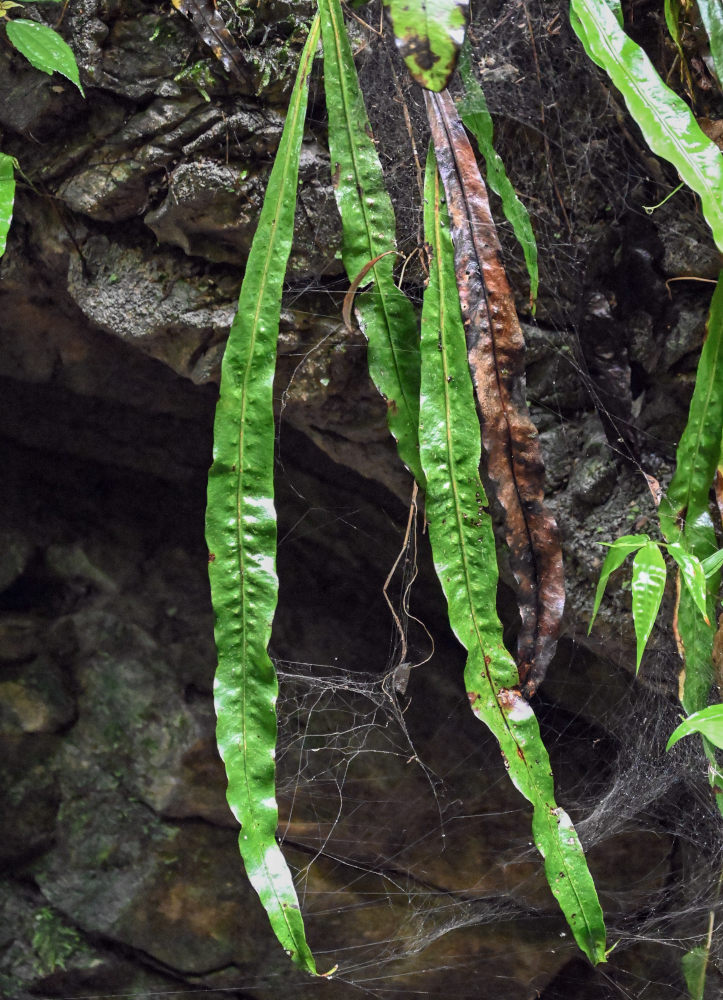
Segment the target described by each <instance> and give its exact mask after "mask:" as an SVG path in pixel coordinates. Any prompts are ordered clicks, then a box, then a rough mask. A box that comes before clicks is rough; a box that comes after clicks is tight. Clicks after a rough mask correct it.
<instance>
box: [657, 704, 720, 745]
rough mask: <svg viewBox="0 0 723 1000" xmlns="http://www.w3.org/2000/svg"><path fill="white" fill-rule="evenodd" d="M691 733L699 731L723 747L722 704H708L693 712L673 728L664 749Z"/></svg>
mask: <svg viewBox="0 0 723 1000" xmlns="http://www.w3.org/2000/svg"><path fill="white" fill-rule="evenodd" d="M691 733H700V734H701V735H702V736H705V737H706V739H708V740H710V742H711V743H714V744H715V746H717V747H719V748H720V749H723V705H709V706H708V707H707V708H702V709H701V710H700V711H699V712H694V713H693V714H692V715H689V716H688V718H687V719H684V720H683V722H681V724H680V725H679V726H678V728H677V729H675V730H674V731H673V733H672V735H671V737H670V739H669V740H668V744H667V746H666V748H665V749H666V750H670V748H671V747H672V746H675V744H676V743H677V742H678V740H682V739H683V737H684V736H689V735H690V734H691Z"/></svg>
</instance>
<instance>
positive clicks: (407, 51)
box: [384, 0, 469, 91]
mask: <svg viewBox="0 0 723 1000" xmlns="http://www.w3.org/2000/svg"><path fill="white" fill-rule="evenodd" d="M384 5H385V7H386V8H387V10H388V11H389V17H390V20H391V22H392V28H393V29H394V40H395V42H396V45H397V49H398V51H399V54H400V55H401V57H402V59H403V60H404V63H405V65H406V67H407V69H408V70H409V72H410V73H411V75H412V77H413V78H414V80H416V82H417V83H418V84H419V85H420V86H421V87H425V88H426V89H428V90H437V91H439V90H444V88H445V87H446V86H447V84H448V83H449V81H450V78H451V76H452V74H453V73H454V69H455V66H456V65H457V56H458V53H459V50H460V47H461V45H462V42H463V41H464V36H465V32H466V30H467V17H468V12H469V0H384Z"/></svg>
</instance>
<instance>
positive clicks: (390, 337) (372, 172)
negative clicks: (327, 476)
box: [319, 0, 424, 486]
mask: <svg viewBox="0 0 723 1000" xmlns="http://www.w3.org/2000/svg"><path fill="white" fill-rule="evenodd" d="M319 10H320V13H321V24H322V38H323V42H324V79H325V81H326V87H325V92H326V106H327V112H328V115H329V151H330V153H331V162H332V164H333V183H334V194H335V196H336V202H337V205H338V208H339V214H340V216H341V222H342V228H343V242H342V260H343V262H344V267H345V268H346V272H347V274H348V276H349V280H350V281H354V279H355V278H356V277H357V276H358V275H359V274H360V272H361V271H362V270H363V268H365V267H366V266H367V265H368V264H369V262H370V261H372V260H375V259H376V258H378V257H380V255H381V254H385V253H387V252H388V251H390V250H391V251H395V250H396V244H395V241H394V232H395V219H394V211H393V209H392V203H391V200H390V198H389V195H388V194H387V190H386V187H385V184H384V176H383V174H382V168H381V165H380V163H379V157H378V155H377V151H376V147H375V145H374V141H373V139H372V138H371V127H370V125H369V120H368V118H367V113H366V109H365V107H364V99H363V97H362V94H361V91H360V89H359V81H358V79H357V74H356V69H355V67H354V59H353V57H352V53H351V48H350V46H349V41H348V39H347V36H346V30H345V28H344V20H343V16H342V12H341V6H340V4H339V0H319ZM394 259H395V258H394V253H391V254H388V255H387V256H385V257H381V259H379V260H377V262H376V263H375V264H374V265H373V266H372V267H371V269H370V270H369V278H370V279H372V280H373V281H374V285H373V287H372V288H371V289H369V290H368V291H365V292H362V293H360V294H359V295H358V296H357V299H356V308H357V314H358V317H359V323H360V326H361V328H362V330H363V332H364V334H365V335H366V337H367V339H368V341H369V373H370V375H371V377H372V379H373V380H374V383H375V384H376V386H377V388H378V389H379V391H380V392H381V394H382V395H383V396H384V398H385V399H386V401H387V420H388V423H389V429H390V430H391V432H392V434H393V435H394V437H395V438H396V439H397V447H398V450H399V455H400V457H401V458H402V461H404V462H405V463H406V465H407V466H408V468H409V469H410V470H411V472H412V474H413V476H414V478H415V479H416V480H417V482H418V483H419V484H420V486H423V485H424V475H423V473H422V468H421V465H420V462H419V443H418V438H417V427H418V423H419V339H418V333H417V317H416V315H415V312H414V309H413V308H412V304H411V303H410V301H409V300H408V299H407V297H406V296H405V295H404V294H403V293H402V292H400V291H399V289H398V288H397V286H396V285H395V283H394Z"/></svg>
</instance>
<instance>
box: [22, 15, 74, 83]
mask: <svg viewBox="0 0 723 1000" xmlns="http://www.w3.org/2000/svg"><path fill="white" fill-rule="evenodd" d="M5 27H6V30H7V33H8V38H9V39H10V41H11V42H12V43H13V45H14V46H15V48H16V49H17V50H18V52H20V53H22V55H24V56H25V58H26V59H27V60H28V62H29V63H32V65H33V66H34V67H35V68H36V69H39V70H41V71H42V72H43V73H48V74H52V73H60V74H61V75H62V76H64V77H66V78H67V79H68V80H70V82H71V83H74V84H75V86H76V87H77V88H78V90H79V91H80V92H81V94H83V97H85V93H84V91H83V88H82V87H81V85H80V77H79V76H78V64H77V63H76V61H75V56H74V55H73V50H72V49H71V48H70V46H69V45H68V44H67V42H65V41H64V40H63V39H62V38H61V37H60V35H59V34H58V32H57V31H53V29H52V28H49V27H48V26H47V25H46V24H38V22H37V21H27V20H26V19H25V18H22V17H19V18H16V20H14V21H8V22H7V23H6V26H5Z"/></svg>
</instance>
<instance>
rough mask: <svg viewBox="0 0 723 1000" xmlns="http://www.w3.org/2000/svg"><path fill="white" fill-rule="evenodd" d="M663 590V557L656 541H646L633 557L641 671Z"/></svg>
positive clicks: (637, 668) (634, 615) (634, 612)
mask: <svg viewBox="0 0 723 1000" xmlns="http://www.w3.org/2000/svg"><path fill="white" fill-rule="evenodd" d="M664 590H665V560H664V559H663V556H662V555H661V552H660V549H659V548H658V546H657V545H656V544H655V542H652V541H651V542H647V543H646V544H645V545H643V546H642V548H640V549H638V551H637V553H636V555H635V558H634V559H633V582H632V591H633V621H634V622H635V638H636V641H637V655H636V659H635V671H636V673H637V671H638V670H640V661H641V660H642V658H643V652H644V651H645V646H646V643H647V641H648V639H649V638H650V633H651V632H652V631H653V625H654V624H655V619H656V618H657V615H658V608H659V607H660V602H661V601H662V599H663V591H664Z"/></svg>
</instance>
